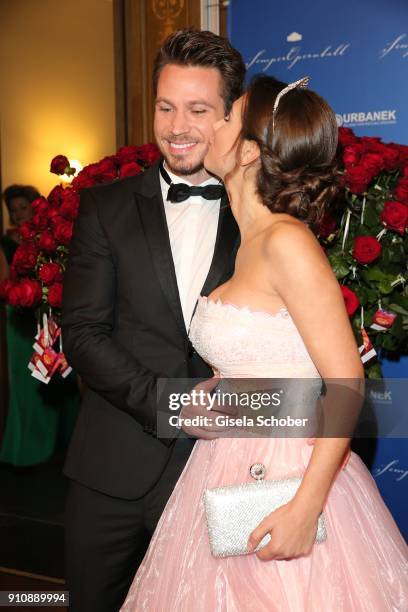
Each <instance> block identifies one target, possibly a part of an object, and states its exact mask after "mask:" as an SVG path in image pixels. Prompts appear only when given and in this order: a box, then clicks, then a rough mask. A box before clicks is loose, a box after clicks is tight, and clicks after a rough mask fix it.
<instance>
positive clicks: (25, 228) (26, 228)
mask: <svg viewBox="0 0 408 612" xmlns="http://www.w3.org/2000/svg"><path fill="white" fill-rule="evenodd" d="M18 231H19V234H20V236H21V239H22V240H33V238H34V237H35V235H36V231H35V229H34V227H33V226H32V224H31V223H30V221H25V222H24V223H22V224H21V225H20V227H19V228H18Z"/></svg>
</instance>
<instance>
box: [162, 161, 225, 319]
mask: <svg viewBox="0 0 408 612" xmlns="http://www.w3.org/2000/svg"><path fill="white" fill-rule="evenodd" d="M165 168H166V172H167V173H168V174H169V176H170V178H171V180H172V182H173V183H186V184H187V185H191V184H192V183H189V182H188V181H187V180H186V179H184V178H181V177H178V176H176V175H175V174H173V173H172V172H170V171H169V169H168V168H167V167H166V166H165ZM218 184H219V181H218V180H217V179H216V178H213V177H211V178H209V179H208V180H206V181H205V182H204V183H201V185H200V186H201V187H205V186H206V185H218ZM160 185H161V190H162V195H163V202H164V210H165V213H166V220H167V226H168V228H169V235H170V245H171V252H172V255H173V261H174V267H175V270H176V278H177V285H178V290H179V295H180V302H181V308H182V310H183V316H184V323H185V326H186V330H187V331H188V329H189V327H190V321H191V318H192V315H193V312H194V308H195V305H196V302H197V300H198V296H199V295H200V292H201V289H202V287H203V285H204V282H205V279H206V278H207V274H208V271H209V269H210V266H211V261H212V258H213V254H214V247H215V239H216V236H217V228H218V217H219V210H220V201H221V200H206V199H205V198H203V197H201V196H191V197H189V198H188V199H187V200H184V202H177V203H176V202H168V201H167V199H166V198H167V192H168V190H169V185H168V184H167V183H166V181H165V180H164V178H163V177H162V175H161V174H160Z"/></svg>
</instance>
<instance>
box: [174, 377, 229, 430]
mask: <svg viewBox="0 0 408 612" xmlns="http://www.w3.org/2000/svg"><path fill="white" fill-rule="evenodd" d="M219 380H220V379H219V378H218V377H217V376H214V377H213V378H209V379H208V380H204V381H203V382H200V383H198V385H196V386H195V387H194V389H193V391H196V392H197V394H198V393H200V392H203V393H200V395H199V396H198V397H200V398H202V397H204V399H203V401H200V403H199V404H198V405H197V404H193V402H191V403H190V404H189V405H187V406H183V408H182V409H181V411H180V415H179V416H180V418H181V419H193V418H195V417H205V419H206V424H205V425H203V426H200V427H199V426H194V425H184V424H182V425H181V428H182V430H183V431H184V432H185V433H186V434H188V435H189V436H190V437H193V438H202V439H204V440H214V439H216V438H220V437H222V436H223V434H224V433H225V432H226V431H231V428H228V427H223V426H221V425H217V424H216V421H215V419H216V417H217V416H225V415H228V416H236V415H237V414H238V410H237V408H236V406H219V404H217V403H215V404H214V405H213V406H212V407H211V405H210V402H209V401H208V399H205V398H207V397H208V396H207V394H210V393H211V391H212V390H213V389H215V387H216V386H217V385H218V383H219ZM197 394H196V397H197Z"/></svg>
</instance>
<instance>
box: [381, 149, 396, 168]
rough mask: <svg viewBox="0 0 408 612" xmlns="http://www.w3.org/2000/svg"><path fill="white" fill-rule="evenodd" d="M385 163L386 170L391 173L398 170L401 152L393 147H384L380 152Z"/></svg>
mask: <svg viewBox="0 0 408 612" xmlns="http://www.w3.org/2000/svg"><path fill="white" fill-rule="evenodd" d="M379 153H380V155H381V156H382V158H383V161H384V168H385V170H388V171H391V170H395V169H396V168H398V165H399V156H400V155H399V151H398V149H396V148H395V147H393V146H392V145H388V146H387V145H383V146H382V147H381V151H380V152H379Z"/></svg>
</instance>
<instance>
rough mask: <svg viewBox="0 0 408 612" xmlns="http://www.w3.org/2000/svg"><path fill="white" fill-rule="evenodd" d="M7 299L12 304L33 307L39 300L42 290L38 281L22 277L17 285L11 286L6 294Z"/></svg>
mask: <svg viewBox="0 0 408 612" xmlns="http://www.w3.org/2000/svg"><path fill="white" fill-rule="evenodd" d="M7 297H8V301H9V303H10V304H11V305H12V306H23V307H24V308H33V307H34V306H37V304H39V302H41V298H42V290H41V285H40V283H39V282H37V281H35V280H31V279H30V278H24V279H23V280H22V281H20V282H19V283H18V284H17V285H14V286H13V287H11V288H10V289H9V291H8V294H7Z"/></svg>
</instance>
